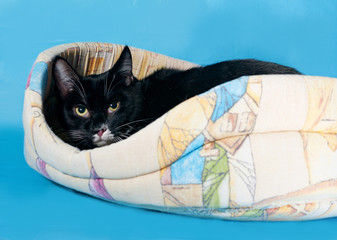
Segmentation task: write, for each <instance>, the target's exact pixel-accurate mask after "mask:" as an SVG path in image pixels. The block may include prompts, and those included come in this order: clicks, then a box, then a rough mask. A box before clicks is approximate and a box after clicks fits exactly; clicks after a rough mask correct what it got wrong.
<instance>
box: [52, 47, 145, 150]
mask: <svg viewBox="0 0 337 240" xmlns="http://www.w3.org/2000/svg"><path fill="white" fill-rule="evenodd" d="M52 71H53V77H54V80H55V86H56V87H55V95H56V97H57V114H58V117H59V120H60V122H61V125H62V127H63V129H64V135H66V136H67V140H66V141H67V142H68V143H70V144H72V145H74V146H76V147H78V148H80V149H91V148H94V147H99V146H104V145H107V144H110V143H113V142H117V141H120V140H122V139H125V138H127V137H128V136H129V135H131V134H132V133H133V132H134V129H133V128H134V126H133V125H132V122H133V121H134V120H135V119H136V118H137V117H138V116H139V115H140V114H141V113H140V112H141V109H142V99H143V97H142V94H141V91H140V89H139V88H140V87H139V84H138V81H137V79H136V78H135V77H134V76H133V74H132V57H131V52H130V50H129V48H128V47H127V46H126V47H125V48H124V50H123V52H122V54H121V56H120V58H119V59H118V61H117V63H116V64H115V65H114V67H113V68H112V69H110V70H109V71H107V72H105V73H102V74H99V75H90V76H86V77H82V76H80V75H78V74H77V73H76V71H75V70H74V69H73V68H72V67H71V66H70V65H69V63H68V62H67V61H66V60H65V59H63V58H60V57H57V58H56V59H55V60H54V63H53V70H52Z"/></svg>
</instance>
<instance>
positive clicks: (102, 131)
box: [97, 128, 106, 137]
mask: <svg viewBox="0 0 337 240" xmlns="http://www.w3.org/2000/svg"><path fill="white" fill-rule="evenodd" d="M105 131H106V129H105V128H102V129H101V130H99V131H98V133H97V134H98V136H99V137H102V135H103V133H104V132H105Z"/></svg>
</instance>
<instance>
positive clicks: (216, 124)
mask: <svg viewBox="0 0 337 240" xmlns="http://www.w3.org/2000/svg"><path fill="white" fill-rule="evenodd" d="M122 49H123V46H121V45H115V44H106V43H72V44H65V45H61V46H56V47H54V48H51V49H48V50H46V51H44V52H42V53H41V54H40V55H39V56H38V58H37V60H36V62H35V64H34V66H33V68H32V71H31V73H30V75H29V77H28V82H27V87H26V91H25V100H24V111H23V123H24V129H25V158H26V161H27V163H28V164H29V165H30V166H31V167H32V168H33V169H35V170H36V171H38V172H39V173H40V174H42V175H43V176H45V177H46V178H48V179H50V180H52V181H55V182H57V183H59V184H62V185H64V186H67V187H69V188H72V189H76V190H78V191H81V192H84V193H87V194H90V195H92V196H95V197H98V198H102V199H105V200H108V201H111V202H117V203H121V204H127V205H132V206H138V207H143V208H148V209H155V210H160V211H166V212H173V213H179V214H186V215H193V216H200V217H215V218H223V219H235V220H308V219H316V218H325V217H333V216H337V151H336V149H337V135H336V133H337V108H336V106H337V91H334V89H337V79H333V78H326V77H313V76H297V75H268V76H267V75H265V76H264V75H261V76H251V77H241V78H239V79H236V80H233V81H231V82H228V83H225V84H222V85H219V86H217V87H215V88H213V89H210V90H209V91H207V92H205V93H203V94H200V95H198V96H195V97H193V98H191V99H189V100H187V101H185V102H183V103H181V104H180V105H178V106H176V107H175V108H173V109H172V110H170V111H169V112H168V113H166V114H165V115H163V116H162V117H160V118H159V119H157V120H156V121H155V122H153V123H152V124H150V125H148V126H147V127H146V128H144V129H142V130H141V131H139V132H138V133H136V134H135V135H133V136H132V137H130V138H128V139H126V140H124V141H121V142H118V143H116V144H112V145H109V146H105V147H101V148H96V149H93V150H86V151H80V150H78V149H76V148H74V147H72V146H70V145H68V144H65V143H64V142H63V141H62V140H61V139H59V138H58V137H57V136H56V135H55V134H54V133H53V131H52V130H51V128H50V127H49V126H48V125H47V123H46V121H45V118H44V116H43V114H42V102H43V99H44V98H46V97H48V93H49V91H50V88H51V86H52V79H51V69H50V64H51V62H52V60H53V58H54V57H55V56H58V55H61V56H63V57H65V58H66V59H68V61H69V62H70V63H71V64H72V65H73V67H74V68H75V69H76V70H77V71H78V72H79V73H80V74H82V75H88V74H96V73H102V72H104V71H106V70H108V69H109V68H111V66H113V64H114V63H115V62H116V61H117V59H118V57H119V55H120V53H121V51H122ZM131 51H132V56H133V67H134V69H133V73H134V75H135V76H137V77H138V78H140V79H141V78H143V77H145V76H146V75H148V74H150V73H152V72H153V71H155V70H156V69H159V68H161V67H174V68H180V69H188V68H190V67H193V66H196V65H195V64H192V63H189V62H186V61H182V60H178V59H173V58H170V57H167V56H163V55H160V54H156V53H152V52H148V51H144V50H140V49H136V48H131Z"/></svg>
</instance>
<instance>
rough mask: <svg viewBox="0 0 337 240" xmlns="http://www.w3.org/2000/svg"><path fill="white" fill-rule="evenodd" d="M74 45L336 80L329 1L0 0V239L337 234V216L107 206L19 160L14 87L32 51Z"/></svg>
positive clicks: (18, 96) (19, 95)
mask: <svg viewBox="0 0 337 240" xmlns="http://www.w3.org/2000/svg"><path fill="white" fill-rule="evenodd" d="M75 41H100V42H110V43H120V44H128V45H130V46H134V47H138V48H143V49H147V50H150V51H155V52H159V53H162V54H166V55H169V56H172V57H176V58H180V59H185V60H189V61H192V62H195V63H199V64H210V63H214V62H217V61H221V60H228V59H235V58H257V59H261V60H266V61H274V62H277V63H281V64H285V65H289V66H292V67H295V68H297V69H298V70H300V71H301V72H303V73H305V74H309V75H321V76H330V77H337V67H336V65H337V1H335V0H296V1H290V0H273V1H271V0H254V1H251V0H203V1H197V0H188V1H183V0H161V1H159V0H158V1H151V0H143V1H140V0H133V1H128V0H125V1H94V0H82V1H81V0H68V1H65V0H58V1H55V0H54V1H47V0H37V1H24V0H1V1H0V156H1V159H0V239H81V240H85V239H97V240H100V239H102V240H103V239H104V240H105V239H215V238H219V239H227V238H235V239H240V238H250V239H251V238H252V239H254V238H259V239H297V238H301V239H317V238H320V239H337V232H336V230H335V229H336V224H337V218H332V219H325V220H319V221H310V222H280V223H273V222H232V221H219V220H209V219H208V220H205V219H198V218H191V217H183V216H176V215H170V214H163V213H158V212H152V211H146V210H142V209H136V208H130V207H124V206H120V205H116V204H110V203H107V202H104V201H101V200H98V199H95V198H92V197H89V196H86V195H83V194H79V193H76V192H74V191H72V190H69V189H66V188H63V187H61V186H58V185H56V184H54V183H52V182H50V181H48V180H46V179H44V178H43V177H42V176H40V175H39V174H38V173H36V172H34V171H33V170H31V169H30V168H29V167H28V166H27V165H26V163H25V161H24V158H23V130H22V126H21V114H22V105H23V104H22V103H23V93H24V89H25V84H26V79H27V77H28V74H29V71H30V68H31V67H32V65H33V62H34V60H35V58H36V57H37V55H38V54H39V53H40V52H41V51H43V50H45V49H47V48H50V47H52V46H55V45H58V44H62V43H69V42H75Z"/></svg>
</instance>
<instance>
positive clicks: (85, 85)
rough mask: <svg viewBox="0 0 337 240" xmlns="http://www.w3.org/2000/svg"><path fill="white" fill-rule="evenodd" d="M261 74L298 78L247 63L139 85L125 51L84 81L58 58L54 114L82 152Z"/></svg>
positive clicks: (176, 73) (272, 66)
mask: <svg viewBox="0 0 337 240" xmlns="http://www.w3.org/2000/svg"><path fill="white" fill-rule="evenodd" d="M259 74H301V73H300V72H298V71H297V70H296V69H294V68H290V67H287V66H283V65H279V64H276V63H271V62H263V61H258V60H253V59H246V60H231V61H225V62H220V63H216V64H213V65H209V66H205V67H194V68H192V69H189V70H186V71H182V70H177V69H166V68H164V69H160V70H158V71H156V72H154V73H153V74H151V75H149V76H148V77H146V78H144V79H142V80H141V81H138V79H136V77H135V76H134V75H133V74H132V56H131V52H130V49H129V47H128V46H125V47H124V49H123V51H122V53H121V55H120V57H119V59H118V60H117V62H116V64H115V65H114V66H113V67H112V68H111V69H110V70H108V71H106V72H104V73H102V74H98V75H90V76H86V77H83V76H80V75H78V74H77V73H76V71H75V70H74V69H73V68H72V66H71V65H70V64H69V63H68V62H67V61H66V60H65V59H63V58H61V57H56V58H55V59H54V62H53V66H52V75H53V78H54V81H55V87H54V89H55V96H56V111H55V113H56V117H57V118H58V122H59V123H60V125H61V126H60V128H61V129H62V130H61V131H59V134H58V135H59V136H60V137H61V138H62V139H63V140H64V141H65V142H67V143H69V144H71V145H73V146H75V147H77V148H79V149H81V150H83V149H92V148H95V147H101V146H105V145H108V144H111V143H115V142H118V141H121V140H123V139H126V138H128V137H129V136H131V135H132V134H134V133H136V132H137V131H139V130H140V129H142V128H144V127H145V126H146V125H148V124H150V123H151V122H153V121H154V120H156V119H157V118H159V117H160V116H161V115H163V114H165V113H166V112H167V111H168V110H170V109H172V108H173V107H174V106H176V105H178V104H179V103H181V102H183V101H185V100H186V99H188V98H191V97H193V96H195V95H197V94H200V93H203V92H205V91H207V90H209V89H211V88H212V87H214V86H216V85H219V84H222V83H225V82H228V81H230V80H233V79H236V78H238V77H241V76H248V75H259ZM46 106H47V105H46ZM50 118H51V117H49V119H50ZM52 118H53V117H52ZM54 120H55V119H54ZM49 121H51V120H49ZM62 133H63V134H62Z"/></svg>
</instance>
